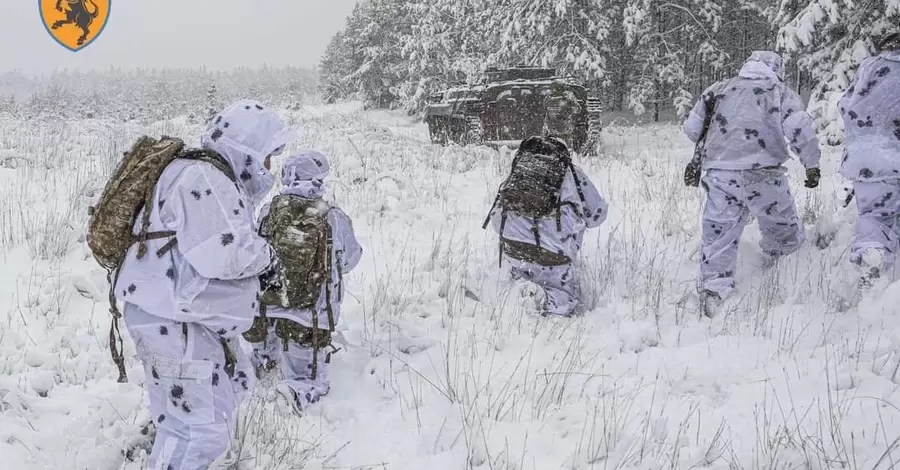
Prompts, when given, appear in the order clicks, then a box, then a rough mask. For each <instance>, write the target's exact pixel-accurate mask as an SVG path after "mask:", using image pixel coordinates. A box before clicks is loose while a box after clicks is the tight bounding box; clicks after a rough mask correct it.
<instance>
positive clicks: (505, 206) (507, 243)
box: [483, 136, 584, 266]
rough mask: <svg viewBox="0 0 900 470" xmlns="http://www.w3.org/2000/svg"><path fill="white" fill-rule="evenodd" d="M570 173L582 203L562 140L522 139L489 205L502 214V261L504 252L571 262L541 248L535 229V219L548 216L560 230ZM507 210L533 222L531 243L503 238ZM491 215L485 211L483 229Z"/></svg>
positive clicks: (544, 261) (543, 260) (526, 258)
mask: <svg viewBox="0 0 900 470" xmlns="http://www.w3.org/2000/svg"><path fill="white" fill-rule="evenodd" d="M569 173H571V174H572V177H573V178H575V187H576V189H577V190H578V195H579V197H580V198H581V202H584V194H583V192H582V189H581V182H580V181H579V179H578V175H577V174H576V172H575V169H574V166H573V164H572V159H571V157H570V154H569V151H568V148H567V147H566V145H565V144H564V143H563V142H562V141H560V140H558V139H555V138H552V137H539V136H534V137H530V138H528V139H526V140H525V141H523V142H522V144H521V146H520V147H519V150H518V152H517V153H516V156H515V158H514V159H513V163H512V169H511V170H510V173H509V176H508V177H507V178H506V180H505V181H504V182H503V184H502V185H501V186H500V190H499V192H498V193H497V198H496V200H495V201H494V207H492V208H491V212H493V211H494V208H500V210H501V214H502V215H501V218H502V219H501V220H502V221H501V226H500V240H501V246H500V255H501V260H502V255H503V253H504V252H505V253H507V254H508V255H509V256H510V257H512V258H515V259H519V260H522V261H528V262H532V263H537V264H540V265H543V266H559V265H563V264H566V263H569V262H570V261H571V260H569V259H568V258H567V257H565V256H563V255H561V254H558V253H554V252H550V251H548V250H546V249H544V248H543V247H542V246H541V237H540V232H539V230H538V222H539V221H540V220H542V219H547V218H550V217H554V218H555V219H556V226H557V229H558V230H562V224H561V220H560V219H561V215H562V206H563V205H564V204H563V202H562V200H561V190H562V185H563V182H564V181H565V178H566V175H567V174H569ZM507 212H509V213H513V214H515V215H517V216H519V217H525V218H528V219H531V220H532V221H533V223H534V226H533V230H532V233H533V234H534V243H533V244H530V243H521V242H517V241H514V240H509V239H506V238H504V237H503V231H504V228H505V225H506V218H507ZM490 217H491V215H490V214H488V217H487V219H486V220H485V221H484V225H483V228H487V225H488V223H489V222H490ZM501 262H502V261H501Z"/></svg>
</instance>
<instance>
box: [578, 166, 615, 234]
mask: <svg viewBox="0 0 900 470" xmlns="http://www.w3.org/2000/svg"><path fill="white" fill-rule="evenodd" d="M575 174H576V175H578V181H579V183H580V184H581V193H582V194H583V195H584V202H583V203H581V207H582V209H581V216H582V218H583V219H584V224H585V225H586V226H587V227H588V228H594V227H599V226H600V225H601V224H603V222H605V221H606V216H607V211H608V209H609V206H608V205H607V203H606V200H605V199H603V196H601V195H600V191H597V187H596V186H594V183H593V182H592V181H591V180H590V179H589V178H588V176H587V175H586V174H585V173H584V171H582V170H581V168H576V169H575ZM573 184H574V181H573ZM575 194H576V196H575V197H576V200H578V201H579V202H581V198H580V197H579V196H577V194H578V192H577V190H576V191H575Z"/></svg>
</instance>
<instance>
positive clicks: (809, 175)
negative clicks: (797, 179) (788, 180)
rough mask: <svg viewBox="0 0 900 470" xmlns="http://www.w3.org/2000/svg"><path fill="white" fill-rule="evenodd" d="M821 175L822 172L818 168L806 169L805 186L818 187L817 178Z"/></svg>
mask: <svg viewBox="0 0 900 470" xmlns="http://www.w3.org/2000/svg"><path fill="white" fill-rule="evenodd" d="M821 177H822V174H821V172H819V169H818V168H809V169H807V170H806V182H805V186H806V187H807V188H810V189H812V188H817V187H819V178H821Z"/></svg>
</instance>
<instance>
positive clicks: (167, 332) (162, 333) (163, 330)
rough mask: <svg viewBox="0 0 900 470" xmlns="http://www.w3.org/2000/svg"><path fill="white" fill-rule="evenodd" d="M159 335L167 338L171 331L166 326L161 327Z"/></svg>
mask: <svg viewBox="0 0 900 470" xmlns="http://www.w3.org/2000/svg"><path fill="white" fill-rule="evenodd" d="M159 334H161V335H163V336H166V335H167V334H169V329H168V328H166V327H165V326H161V327H159Z"/></svg>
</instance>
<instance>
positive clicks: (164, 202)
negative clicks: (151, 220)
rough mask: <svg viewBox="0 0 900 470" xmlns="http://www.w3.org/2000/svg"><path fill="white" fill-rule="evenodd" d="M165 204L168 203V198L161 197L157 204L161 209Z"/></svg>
mask: <svg viewBox="0 0 900 470" xmlns="http://www.w3.org/2000/svg"><path fill="white" fill-rule="evenodd" d="M165 204H166V200H165V199H160V200H159V202H158V203H157V205H158V206H159V209H160V210H162V208H163V206H164V205H165Z"/></svg>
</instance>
